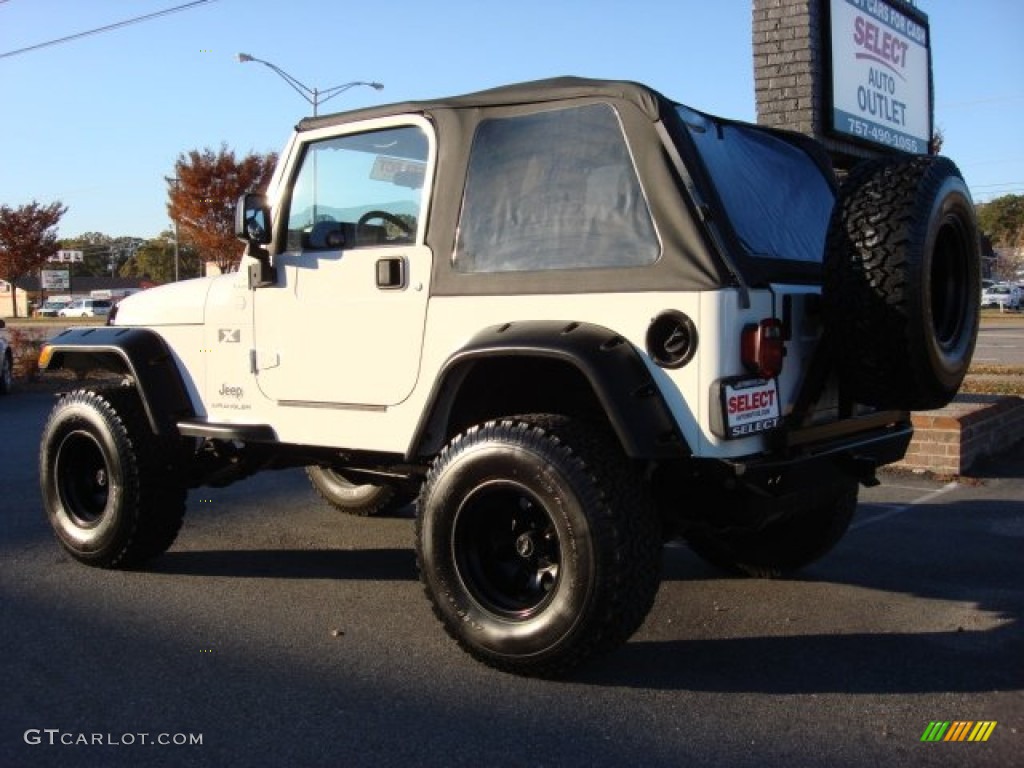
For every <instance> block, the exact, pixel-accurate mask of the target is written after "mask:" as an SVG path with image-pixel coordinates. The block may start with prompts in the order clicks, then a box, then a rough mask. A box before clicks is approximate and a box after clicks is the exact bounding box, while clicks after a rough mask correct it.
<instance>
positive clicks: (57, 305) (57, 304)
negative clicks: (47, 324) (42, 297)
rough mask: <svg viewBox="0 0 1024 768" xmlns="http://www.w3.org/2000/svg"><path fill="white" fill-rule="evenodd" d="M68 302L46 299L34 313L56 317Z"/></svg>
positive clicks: (40, 315) (37, 315)
mask: <svg viewBox="0 0 1024 768" xmlns="http://www.w3.org/2000/svg"><path fill="white" fill-rule="evenodd" d="M70 303H71V302H70V301H55V300H54V299H47V300H46V301H44V302H43V305H42V306H41V307H39V308H38V309H37V310H36V311H35V315H36V317H57V315H58V314H59V313H60V311H61V310H62V309H64V307H66V306H67V305H68V304H70Z"/></svg>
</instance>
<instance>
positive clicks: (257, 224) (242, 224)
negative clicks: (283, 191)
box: [235, 192, 271, 245]
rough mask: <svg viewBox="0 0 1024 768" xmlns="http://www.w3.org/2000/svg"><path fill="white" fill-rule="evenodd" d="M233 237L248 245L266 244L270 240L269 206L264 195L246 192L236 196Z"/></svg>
mask: <svg viewBox="0 0 1024 768" xmlns="http://www.w3.org/2000/svg"><path fill="white" fill-rule="evenodd" d="M235 237H237V238H238V239H239V240H241V241H242V242H243V243H247V244H248V245H267V244H268V243H269V242H270V240H271V231H270V206H268V205H267V198H266V197H265V196H264V195H260V194H257V193H255V192H247V193H246V194H244V195H242V196H241V197H239V198H238V203H237V205H235Z"/></svg>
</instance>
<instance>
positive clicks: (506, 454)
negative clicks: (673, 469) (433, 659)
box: [416, 415, 661, 676]
mask: <svg viewBox="0 0 1024 768" xmlns="http://www.w3.org/2000/svg"><path fill="white" fill-rule="evenodd" d="M418 511H419V515H418V517H417V527H416V533H417V537H416V538H417V542H416V547H417V562H418V565H419V569H420V578H421V580H422V582H423V585H424V589H425V591H426V593H427V596H428V597H429V598H430V600H431V603H432V604H433V607H434V612H435V613H436V614H437V616H438V618H439V619H440V620H441V622H442V623H443V624H444V627H445V629H446V630H447V632H448V633H449V634H450V635H451V636H452V637H453V638H455V640H456V641H457V642H458V643H459V644H460V645H461V646H462V648H463V649H465V650H466V651H468V652H469V653H470V654H471V655H473V656H474V657H475V658H477V659H478V660H480V661H483V662H484V663H486V664H489V665H491V666H494V667H497V668H499V669H503V670H507V671H511V672H516V673H519V674H528V675H540V676H556V675H560V674H563V673H565V672H566V671H567V670H569V669H571V668H572V667H573V666H575V665H576V664H578V663H579V662H580V661H582V660H583V659H585V658H587V657H588V656H590V655H592V654H593V653H595V652H599V651H603V650H608V649H611V648H614V647H616V646H618V645H619V644H620V643H622V642H625V640H627V639H628V638H629V636H630V635H632V633H633V632H634V631H635V630H636V629H637V628H638V627H639V626H640V624H642V623H643V620H644V618H645V617H646V615H647V612H648V610H650V607H651V604H652V603H653V601H654V596H655V594H656V593H657V590H658V585H659V583H660V566H661V536H660V527H659V525H658V520H657V516H656V514H655V512H654V506H653V503H652V502H651V500H650V494H649V492H648V489H647V486H646V483H645V482H644V481H643V480H642V479H641V478H640V477H639V475H638V474H637V473H636V472H635V471H634V469H633V468H632V466H631V465H630V463H629V461H628V460H627V459H626V457H625V456H623V454H622V451H621V448H620V446H619V445H618V443H617V441H616V440H615V439H614V437H613V436H612V435H611V434H610V433H608V432H606V431H605V430H603V429H600V428H597V427H594V426H590V425H587V424H582V423H575V422H573V421H572V420H570V419H568V418H565V417H560V416H549V415H529V416H520V417H515V418H511V419H506V420H502V421H492V422H488V423H486V424H484V425H483V426H480V427H474V428H471V429H470V430H468V431H467V432H465V433H464V434H462V435H460V436H458V437H456V438H455V439H454V440H452V442H451V443H450V444H449V445H448V446H447V447H446V448H445V450H444V451H443V452H442V453H441V455H440V456H439V457H438V458H437V460H436V461H435V462H434V465H433V466H432V468H431V470H430V472H429V473H428V475H427V479H426V482H425V483H424V485H423V489H422V491H421V493H420V498H419V504H418Z"/></svg>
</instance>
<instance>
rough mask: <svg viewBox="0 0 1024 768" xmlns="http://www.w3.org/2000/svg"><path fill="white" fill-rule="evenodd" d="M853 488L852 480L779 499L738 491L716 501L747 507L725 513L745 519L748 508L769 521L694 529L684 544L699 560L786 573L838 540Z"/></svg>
mask: <svg viewBox="0 0 1024 768" xmlns="http://www.w3.org/2000/svg"><path fill="white" fill-rule="evenodd" d="M857 491H858V484H857V481H855V480H849V481H845V482H839V483H836V484H834V485H832V486H828V487H825V488H820V489H809V490H808V491H806V492H801V493H799V494H794V495H793V496H785V497H781V498H779V499H771V498H767V497H763V496H757V495H754V494H752V493H749V492H744V491H737V492H736V493H734V494H730V496H729V497H728V498H725V499H722V501H721V503H722V504H724V505H736V504H744V505H748V506H747V509H745V510H743V514H736V512H737V510H734V509H730V510H727V512H728V513H730V514H728V516H729V517H750V516H751V515H750V513H751V512H752V511H753V512H756V513H757V514H759V515H760V516H761V518H762V519H764V520H766V521H768V522H767V523H766V524H765V525H764V526H763V527H761V528H759V529H757V530H750V529H739V530H724V531H715V530H712V529H709V528H704V527H702V528H695V529H692V530H690V531H689V532H688V533H687V536H686V538H687V542H688V543H689V545H690V548H691V549H692V550H693V551H694V552H695V553H696V554H697V555H699V556H700V557H701V558H702V559H704V560H706V561H707V562H709V563H711V564H712V565H714V566H717V567H719V568H721V569H723V570H725V571H729V572H730V573H735V574H740V575H744V576H754V577H757V578H762V579H770V578H778V577H780V576H785V575H788V574H790V573H793V572H794V571H797V570H799V569H801V568H803V567H804V566H806V565H810V564H811V563H813V562H814V561H815V560H818V559H820V558H821V557H823V556H824V555H825V554H827V553H828V552H829V551H830V550H831V549H832V548H833V547H834V546H835V545H836V544H838V543H839V541H840V539H842V538H843V535H844V534H845V533H846V530H847V528H849V527H850V521H851V520H852V519H853V514H854V512H855V510H856V508H857ZM725 516H726V515H723V517H725Z"/></svg>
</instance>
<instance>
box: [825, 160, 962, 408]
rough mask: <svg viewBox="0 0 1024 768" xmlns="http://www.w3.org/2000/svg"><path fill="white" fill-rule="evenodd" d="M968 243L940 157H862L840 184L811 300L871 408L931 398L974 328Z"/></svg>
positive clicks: (847, 380) (955, 382)
mask: <svg viewBox="0 0 1024 768" xmlns="http://www.w3.org/2000/svg"><path fill="white" fill-rule="evenodd" d="M980 280H981V274H980V244H979V237H978V226H977V222H976V219H975V213H974V205H973V203H972V202H971V197H970V193H969V192H968V190H967V186H966V184H964V181H963V178H962V177H961V175H960V172H959V170H957V167H956V165H954V164H953V162H952V161H951V160H949V159H948V158H944V157H911V158H902V159H886V160H878V161H871V162H867V163H863V164H862V165H860V166H858V167H856V168H854V170H853V171H852V172H851V174H850V176H849V177H848V178H847V180H846V181H845V182H844V184H843V188H842V191H841V193H840V197H839V200H838V201H837V203H836V206H835V208H834V210H833V214H832V221H831V223H830V227H829V235H828V242H827V246H826V256H825V280H824V286H823V297H824V302H823V307H824V312H825V321H826V323H827V325H828V327H829V329H830V331H831V332H832V334H833V341H834V343H835V349H836V351H837V354H836V357H837V362H838V366H839V372H840V376H841V379H842V381H843V383H844V386H845V387H847V390H848V391H850V392H851V393H852V395H853V397H854V399H855V400H857V401H858V402H862V403H866V404H869V405H874V406H877V407H881V408H899V409H905V410H924V409H930V408H939V407H941V406H943V405H945V404H946V403H948V402H949V401H950V400H952V399H953V397H954V395H956V392H957V390H958V389H959V387H960V384H961V383H962V382H963V379H964V376H965V375H966V373H967V368H968V367H969V365H970V362H971V355H972V354H973V352H974V345H975V340H976V338H977V335H978V324H979V316H978V310H979V304H980V302H981V296H980V294H981V288H980Z"/></svg>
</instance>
